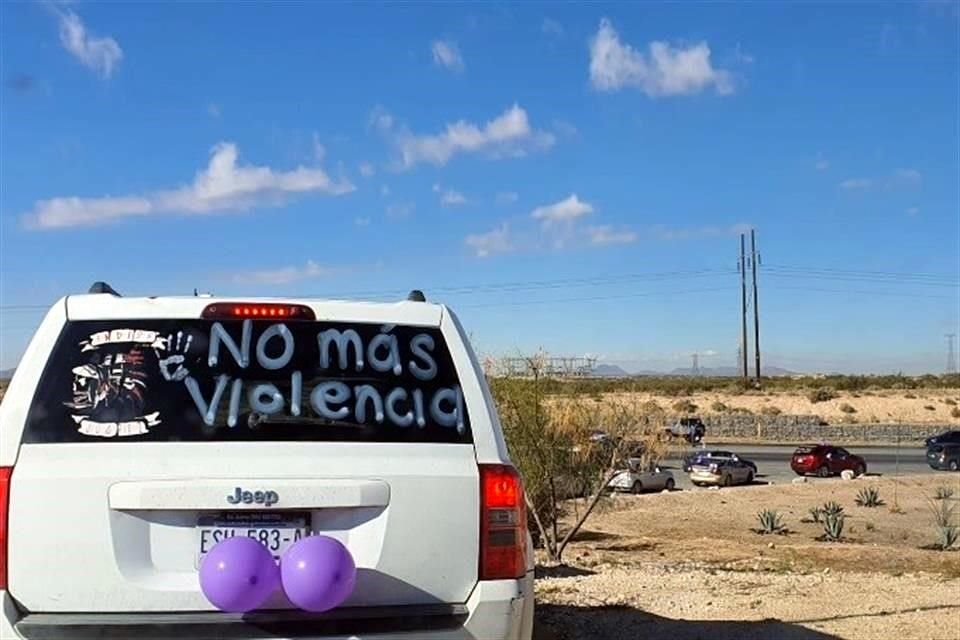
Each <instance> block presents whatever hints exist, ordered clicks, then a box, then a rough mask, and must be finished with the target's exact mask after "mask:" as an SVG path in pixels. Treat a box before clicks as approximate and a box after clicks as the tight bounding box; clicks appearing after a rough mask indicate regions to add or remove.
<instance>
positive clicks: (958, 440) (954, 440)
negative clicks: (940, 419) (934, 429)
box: [925, 429, 960, 448]
mask: <svg viewBox="0 0 960 640" xmlns="http://www.w3.org/2000/svg"><path fill="white" fill-rule="evenodd" d="M925 442H926V445H927V448H930V447H932V446H933V445H935V444H960V430H957V429H952V430H950V431H944V432H943V433H938V434H937V435H935V436H930V437H929V438H927V439H926V441H925Z"/></svg>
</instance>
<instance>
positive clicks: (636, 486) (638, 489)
mask: <svg viewBox="0 0 960 640" xmlns="http://www.w3.org/2000/svg"><path fill="white" fill-rule="evenodd" d="M633 492H634V493H643V483H642V482H640V481H639V480H637V481H636V482H634V483H633Z"/></svg>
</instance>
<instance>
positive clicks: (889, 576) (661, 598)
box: [536, 473, 960, 640]
mask: <svg viewBox="0 0 960 640" xmlns="http://www.w3.org/2000/svg"><path fill="white" fill-rule="evenodd" d="M866 486H876V487H878V488H879V489H880V494H881V498H882V499H883V500H884V501H885V502H886V504H885V505H884V506H881V507H876V508H866V507H858V506H856V505H855V503H854V498H855V496H856V493H857V490H858V489H860V488H862V487H866ZM940 486H947V487H951V488H952V489H953V490H954V496H953V498H951V499H949V501H948V504H951V505H953V506H954V510H955V513H954V520H955V521H957V520H958V519H960V475H957V474H947V473H943V474H938V475H935V476H913V477H910V476H908V477H903V478H900V479H899V480H898V481H896V483H895V481H894V480H893V479H883V478H876V477H867V478H863V479H858V480H853V481H844V480H839V479H838V480H836V481H831V482H824V483H817V484H802V485H792V484H791V485H779V486H766V487H764V486H750V487H736V488H731V489H723V490H719V491H691V492H674V493H670V494H650V495H640V496H618V497H615V498H613V499H611V500H610V501H608V502H607V503H606V504H605V505H604V510H603V511H602V512H601V513H599V514H597V515H596V516H595V517H593V518H592V519H591V520H588V521H587V526H586V528H585V530H584V531H582V532H581V534H580V535H579V536H578V537H577V540H576V541H575V542H574V543H573V544H572V545H571V547H569V548H568V549H567V551H566V553H565V559H566V560H567V562H568V565H569V566H568V567H558V568H553V569H550V568H542V569H541V576H540V578H539V579H538V580H537V587H536V589H537V605H538V613H537V621H538V627H537V638H538V640H580V639H586V638H604V639H607V638H609V639H611V640H617V639H620V638H623V639H627V638H646V637H650V638H670V639H671V640H683V639H688V638H689V639H698V638H702V639H703V640H724V639H727V638H729V639H731V640H733V639H737V640H747V639H750V638H757V639H761V638H762V639H766V638H785V639H788V640H789V639H792V638H795V639H798V640H815V639H824V640H825V639H828V638H844V639H852V640H855V639H863V640H875V639H881V638H897V639H900V640H904V639H907V638H910V639H913V638H916V639H918V640H920V639H923V640H932V639H943V640H958V639H960V550H958V549H956V548H955V549H953V550H951V551H946V552H943V551H938V550H933V549H929V548H924V547H929V546H930V545H931V543H932V542H933V541H934V539H935V536H936V533H935V531H934V528H933V524H932V516H931V513H930V511H929V508H930V496H932V494H933V492H934V490H935V488H937V487H940ZM829 500H836V501H837V502H839V503H840V504H841V505H843V507H844V509H845V512H846V513H847V515H848V519H847V525H846V529H845V531H844V535H845V537H846V540H845V541H844V542H840V543H829V542H822V541H819V540H817V537H818V536H819V535H821V534H822V528H821V525H818V524H814V523H812V522H806V521H805V520H806V519H807V518H808V514H807V509H808V508H809V507H812V506H815V505H819V504H822V503H824V502H826V501H829ZM762 508H767V509H776V510H778V511H780V512H781V513H782V514H783V515H784V521H785V524H786V526H787V527H788V529H789V533H787V534H786V535H767V536H765V535H760V534H757V533H754V532H753V531H751V529H752V528H754V527H756V526H757V520H756V513H757V511H758V510H759V509H762ZM957 523H958V524H960V522H957Z"/></svg>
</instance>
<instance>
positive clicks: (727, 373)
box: [593, 363, 796, 378]
mask: <svg viewBox="0 0 960 640" xmlns="http://www.w3.org/2000/svg"><path fill="white" fill-rule="evenodd" d="M750 371H751V375H753V374H752V371H753V368H752V367H751V369H750ZM762 373H763V375H765V376H769V377H774V376H792V375H796V373H795V372H793V371H789V370H787V369H781V368H780V367H763V368H762ZM593 375H594V377H597V378H629V377H631V376H692V375H694V374H693V371H691V370H690V369H689V368H682V367H678V368H676V369H674V370H672V371H653V370H650V369H642V370H640V371H635V372H633V373H630V372H629V371H627V370H625V369H624V368H623V367H620V366H617V365H615V364H604V363H601V364H598V365H597V366H596V367H594V369H593ZM697 375H698V376H701V377H705V378H735V377H737V376H739V375H740V369H739V368H737V367H700V372H699V373H698V374H697Z"/></svg>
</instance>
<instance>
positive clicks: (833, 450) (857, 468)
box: [790, 444, 867, 478]
mask: <svg viewBox="0 0 960 640" xmlns="http://www.w3.org/2000/svg"><path fill="white" fill-rule="evenodd" d="M790 468H791V469H793V471H794V472H795V473H796V474H797V475H801V476H805V475H807V474H810V473H814V474H816V475H818V476H820V477H821V478H828V477H830V476H835V475H838V474H840V473H841V472H843V471H847V470H849V471H853V473H854V475H856V476H862V475H863V474H865V473H866V472H867V463H866V461H865V460H864V459H863V458H861V457H860V456H855V455H853V454H852V453H850V452H849V451H847V450H846V449H843V448H841V447H833V446H830V445H819V444H818V445H810V446H807V447H798V448H797V450H796V451H794V452H793V457H792V458H791V459H790Z"/></svg>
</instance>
